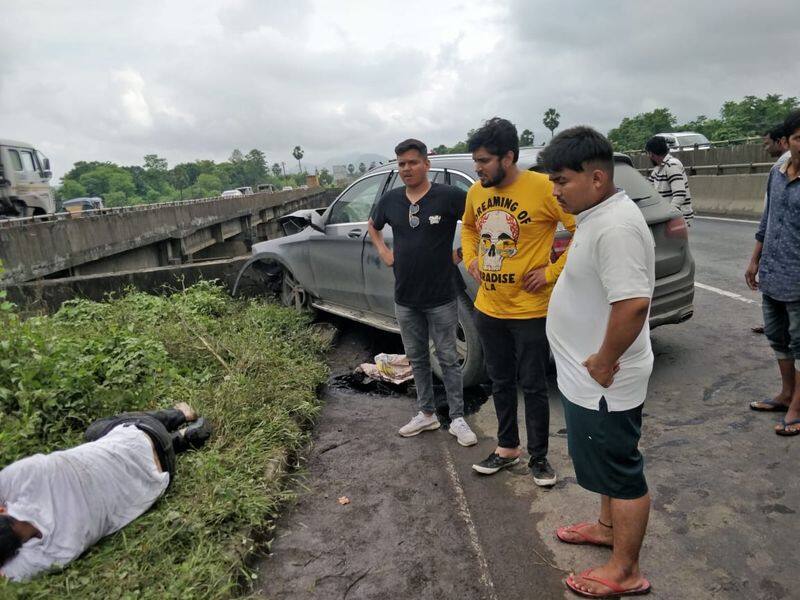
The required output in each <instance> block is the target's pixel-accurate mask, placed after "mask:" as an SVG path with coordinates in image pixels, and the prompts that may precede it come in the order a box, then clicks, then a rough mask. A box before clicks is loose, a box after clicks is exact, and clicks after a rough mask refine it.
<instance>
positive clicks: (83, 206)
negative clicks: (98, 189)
mask: <svg viewBox="0 0 800 600" xmlns="http://www.w3.org/2000/svg"><path fill="white" fill-rule="evenodd" d="M61 206H62V207H63V208H64V210H65V211H66V212H68V213H73V214H74V213H81V212H86V211H87V210H100V209H101V208H104V206H103V199H102V198H98V197H96V196H95V197H92V198H72V199H71V200H65V201H64V202H62V203H61Z"/></svg>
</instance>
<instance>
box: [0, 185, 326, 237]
mask: <svg viewBox="0 0 800 600" xmlns="http://www.w3.org/2000/svg"><path fill="white" fill-rule="evenodd" d="M316 189H317V188H311V189H309V190H307V191H309V192H311V191H312V190H316ZM318 189H319V192H315V193H322V192H324V191H325V190H326V189H327V188H323V187H320V188H318ZM292 191H296V190H292ZM264 193H265V192H256V193H255V194H251V195H253V196H257V195H259V194H264ZM280 193H281V192H272V193H269V195H278V194H280ZM311 195H313V194H309V196H311ZM228 199H229V198H223V197H222V196H213V197H210V198H194V199H192V200H176V201H174V202H158V203H156V204H134V205H131V206H114V207H107V208H99V209H93V210H83V211H80V212H74V213H71V212H59V213H53V214H50V215H36V216H34V217H10V218H8V219H2V218H0V229H11V228H13V227H24V226H25V225H29V224H31V223H46V222H51V221H67V220H71V219H82V218H85V217H93V216H99V215H106V214H121V213H130V212H141V211H146V210H158V209H160V208H164V207H172V206H189V205H195V204H206V203H209V202H218V201H219V200H228Z"/></svg>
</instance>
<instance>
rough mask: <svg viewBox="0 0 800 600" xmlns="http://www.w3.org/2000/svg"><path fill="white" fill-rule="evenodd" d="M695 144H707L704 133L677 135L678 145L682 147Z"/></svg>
mask: <svg viewBox="0 0 800 600" xmlns="http://www.w3.org/2000/svg"><path fill="white" fill-rule="evenodd" d="M695 144H697V145H698V146H699V145H702V144H708V138H706V136H704V135H700V134H696V135H681V136H678V145H679V146H680V147H681V148H683V147H685V146H694V145H695Z"/></svg>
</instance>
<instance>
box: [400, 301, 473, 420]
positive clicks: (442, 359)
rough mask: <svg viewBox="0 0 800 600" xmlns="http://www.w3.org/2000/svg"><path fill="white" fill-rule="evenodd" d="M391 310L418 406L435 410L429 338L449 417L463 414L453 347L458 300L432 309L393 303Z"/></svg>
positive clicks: (425, 410)
mask: <svg viewBox="0 0 800 600" xmlns="http://www.w3.org/2000/svg"><path fill="white" fill-rule="evenodd" d="M394 312H395V316H396V317H397V323H398V324H399V325H400V335H401V337H402V338H403V346H404V347H405V350H406V356H407V357H408V360H409V362H410V363H411V370H412V371H413V373H414V383H415V384H416V386H417V405H418V406H419V409H420V410H421V411H424V412H426V413H432V412H434V411H435V410H436V403H435V401H434V397H433V373H432V372H431V359H430V353H429V352H430V351H429V348H428V339H431V340H432V341H433V345H434V346H435V348H436V358H437V359H438V360H439V364H440V365H441V367H442V378H443V380H444V389H445V392H446V393H447V404H448V406H449V407H450V418H451V419H457V418H458V417H463V416H464V387H463V382H462V380H461V366H460V365H459V364H458V350H457V349H456V332H457V329H458V301H457V300H453V301H452V302H448V303H447V304H442V305H441V306H434V307H433V308H411V307H408V306H400V305H399V304H395V305H394Z"/></svg>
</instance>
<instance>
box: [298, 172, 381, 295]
mask: <svg viewBox="0 0 800 600" xmlns="http://www.w3.org/2000/svg"><path fill="white" fill-rule="evenodd" d="M387 176H388V173H377V174H375V175H370V176H367V177H364V178H363V179H360V180H358V181H356V182H355V183H354V184H353V185H351V186H350V187H349V188H348V189H347V190H345V192H344V193H343V194H342V195H341V196H339V198H337V200H336V202H335V203H334V204H333V205H332V206H331V208H330V210H329V211H328V213H327V215H326V222H325V235H320V236H314V237H313V238H312V239H310V240H309V243H310V249H309V253H310V257H311V268H312V270H313V272H314V281H315V282H316V284H317V292H318V294H319V297H320V299H322V300H323V301H327V302H333V303H335V304H340V305H342V306H347V307H351V308H357V309H361V310H364V309H367V308H368V303H367V300H366V296H365V294H364V272H363V268H362V262H361V259H362V253H363V249H364V239H365V238H366V237H367V235H368V234H367V221H368V219H369V215H370V212H371V211H372V206H373V204H374V203H375V200H376V199H377V198H379V197H380V195H381V194H382V193H383V188H384V185H385V183H386V178H387Z"/></svg>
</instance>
